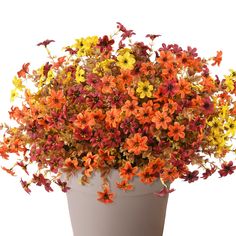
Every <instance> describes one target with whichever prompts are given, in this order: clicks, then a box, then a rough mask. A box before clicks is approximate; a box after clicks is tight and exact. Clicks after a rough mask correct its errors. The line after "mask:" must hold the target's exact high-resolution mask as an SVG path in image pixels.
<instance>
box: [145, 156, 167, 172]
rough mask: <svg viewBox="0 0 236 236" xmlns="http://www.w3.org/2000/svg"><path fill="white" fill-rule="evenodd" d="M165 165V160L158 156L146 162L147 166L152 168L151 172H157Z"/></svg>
mask: <svg viewBox="0 0 236 236" xmlns="http://www.w3.org/2000/svg"><path fill="white" fill-rule="evenodd" d="M164 166H165V161H163V160H162V159H160V158H156V159H155V160H152V161H150V162H149V163H148V168H149V169H151V170H152V172H153V173H158V172H160V170H161V169H162V168H163V167H164Z"/></svg>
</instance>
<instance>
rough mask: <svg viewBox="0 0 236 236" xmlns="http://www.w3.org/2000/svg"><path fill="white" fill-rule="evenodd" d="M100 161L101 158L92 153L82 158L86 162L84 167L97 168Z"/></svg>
mask: <svg viewBox="0 0 236 236" xmlns="http://www.w3.org/2000/svg"><path fill="white" fill-rule="evenodd" d="M98 159H99V156H98V155H97V154H96V155H93V154H92V152H88V153H87V155H86V156H84V157H83V158H82V160H83V161H84V166H86V167H87V166H92V167H93V168H97V166H98Z"/></svg>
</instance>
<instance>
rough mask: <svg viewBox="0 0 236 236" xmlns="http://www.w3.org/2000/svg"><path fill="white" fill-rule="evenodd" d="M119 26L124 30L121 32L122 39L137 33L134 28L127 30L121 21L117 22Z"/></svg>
mask: <svg viewBox="0 0 236 236" xmlns="http://www.w3.org/2000/svg"><path fill="white" fill-rule="evenodd" d="M117 28H118V29H119V30H120V31H121V32H123V34H121V37H122V40H125V39H126V38H130V37H131V36H132V35H135V33H134V31H133V30H127V29H126V28H125V27H124V26H123V25H122V24H121V23H119V22H117Z"/></svg>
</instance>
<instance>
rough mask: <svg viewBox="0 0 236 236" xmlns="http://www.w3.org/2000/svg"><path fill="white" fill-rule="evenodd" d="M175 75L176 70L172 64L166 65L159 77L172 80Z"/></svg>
mask: <svg viewBox="0 0 236 236" xmlns="http://www.w3.org/2000/svg"><path fill="white" fill-rule="evenodd" d="M176 74H177V70H176V69H175V68H174V65H173V64H166V65H165V67H164V68H163V69H162V71H161V76H162V77H163V78H166V79H174V78H175V76H176Z"/></svg>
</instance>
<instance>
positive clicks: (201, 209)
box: [0, 0, 236, 236]
mask: <svg viewBox="0 0 236 236" xmlns="http://www.w3.org/2000/svg"><path fill="white" fill-rule="evenodd" d="M117 21H119V22H121V23H123V24H124V25H125V26H126V27H127V28H128V29H133V30H134V31H135V32H136V33H137V35H138V36H139V37H140V38H141V39H143V38H144V36H145V35H146V34H148V33H150V34H152V33H153V34H161V35H163V36H162V37H161V38H160V39H159V40H158V41H159V45H161V43H162V42H167V43H178V44H179V45H181V46H183V47H186V46H188V45H190V46H192V47H197V48H198V49H199V50H198V52H199V54H200V55H201V56H206V57H207V56H214V55H215V53H216V51H217V50H223V52H224V53H223V62H222V66H221V69H220V70H218V72H219V73H220V74H226V73H227V72H228V68H236V59H235V54H236V44H235V42H236V34H235V31H236V30H235V22H236V21H235V6H234V0H231V1H230V0H224V1H219V0H216V1H206V0H205V1H203V0H198V1H190V0H186V1H184V0H181V1H177V0H173V1H170V0H169V1H159V0H153V1H152V0H145V1H138V0H136V1H128V0H125V1H124V0H120V1H111V0H110V1H108V0H107V1H105V0H90V1H87V0H84V1H80V0H77V1H76V0H66V1H60V0H57V1H49V0H40V1H38V0H37V1H36V0H35V1H32V0H28V1H27V0H15V1H14V0H5V1H3V0H2V1H1V2H0V80H1V84H0V109H1V113H0V114H1V115H0V119H1V121H5V120H7V110H8V109H9V107H10V105H11V104H10V99H9V92H10V89H11V88H12V85H11V80H12V78H13V76H14V75H15V74H16V72H17V71H18V70H19V69H20V68H21V65H22V64H23V63H27V62H31V64H32V65H37V66H39V65H40V64H41V63H43V62H44V61H45V60H46V54H45V51H44V50H43V47H36V44H37V43H38V42H41V41H43V40H45V39H54V40H55V41H56V43H53V44H51V47H50V48H51V49H52V51H54V52H55V53H60V49H61V48H62V47H63V46H65V45H69V44H72V43H73V40H74V39H75V38H79V37H82V36H88V35H95V34H96V35H103V34H111V33H113V32H114V31H115V30H116V22H117ZM0 164H1V165H2V164H3V162H2V161H0ZM172 187H174V188H175V189H176V192H174V193H172V194H171V195H170V197H169V204H168V208H167V215H166V224H165V231H164V236H199V235H201V236H208V235H214V236H222V235H225V236H235V235H236V230H235V212H236V177H235V176H230V177H229V178H226V179H219V178H218V176H216V177H213V178H211V179H209V180H207V181H199V182H197V183H193V184H187V183H185V182H181V181H179V182H176V183H174V184H173V186H172ZM0 235H1V236H42V235H44V236H50V235H57V236H72V230H71V226H70V219H69V214H68V210H67V202H66V197H65V194H63V193H61V192H60V190H58V191H56V192H53V193H47V192H45V191H44V190H43V189H41V188H34V189H33V193H32V194H31V195H30V196H29V195H28V194H27V193H25V192H24V191H23V189H22V188H21V186H20V183H19V179H17V178H13V177H11V176H9V175H7V174H5V173H3V171H1V170H0ZM111 236H112V235H111ZM147 236H148V235H147Z"/></svg>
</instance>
